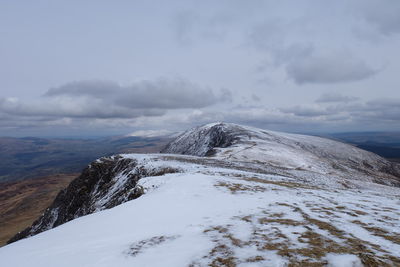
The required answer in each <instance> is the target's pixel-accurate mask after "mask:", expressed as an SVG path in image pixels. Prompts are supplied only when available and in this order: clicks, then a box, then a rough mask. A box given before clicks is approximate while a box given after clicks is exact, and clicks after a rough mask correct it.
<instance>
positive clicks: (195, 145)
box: [161, 123, 246, 157]
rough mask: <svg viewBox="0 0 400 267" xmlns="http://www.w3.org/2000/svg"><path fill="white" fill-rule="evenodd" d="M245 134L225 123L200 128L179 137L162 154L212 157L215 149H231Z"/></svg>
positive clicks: (241, 130)
mask: <svg viewBox="0 0 400 267" xmlns="http://www.w3.org/2000/svg"><path fill="white" fill-rule="evenodd" d="M232 128H234V129H232ZM245 133H246V131H244V130H243V129H242V128H241V127H235V126H233V125H228V124H225V123H216V124H210V125H206V126H199V127H196V128H194V129H192V130H189V131H187V132H185V133H183V134H182V135H180V136H178V137H177V138H176V139H175V140H173V141H172V142H170V143H169V144H167V146H166V147H165V148H164V149H163V150H161V153H169V154H181V155H192V156H199V157H204V156H212V155H213V154H215V153H216V150H215V148H224V147H229V146H231V145H233V144H234V143H235V142H236V141H238V140H239V135H241V134H245Z"/></svg>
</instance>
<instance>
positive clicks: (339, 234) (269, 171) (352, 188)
mask: <svg viewBox="0 0 400 267" xmlns="http://www.w3.org/2000/svg"><path fill="white" fill-rule="evenodd" d="M163 153H165V154H149V155H135V154H125V155H118V156H113V157H109V158H102V159H99V160H97V161H95V162H93V163H91V164H90V165H89V166H88V167H87V168H86V169H85V170H84V171H83V173H82V174H81V176H80V177H79V178H77V179H76V180H75V181H73V182H72V183H71V184H70V186H69V187H68V188H67V189H65V190H63V191H62V192H60V194H59V195H58V196H57V198H56V199H55V201H54V203H53V204H52V205H51V206H50V207H49V208H48V209H47V210H46V212H45V213H44V214H43V216H42V217H41V218H39V219H38V220H37V221H36V222H35V223H34V224H33V225H32V226H31V227H29V228H28V229H26V230H25V231H23V232H21V233H19V234H18V235H16V236H15V237H14V238H13V239H12V240H11V242H14V241H17V240H19V241H18V242H14V243H11V244H9V245H8V246H6V247H3V248H1V249H0V260H1V262H2V263H4V264H5V265H6V266H111V265H112V266H289V265H291V266H310V265H312V266H325V265H330V266H363V265H365V266H396V265H400V230H399V229H400V221H399V220H398V218H399V216H400V201H399V196H400V189H399V187H398V186H399V184H400V183H399V180H400V178H399V177H400V171H399V167H398V165H396V164H394V163H390V162H388V161H387V160H385V159H383V158H381V157H379V156H377V155H375V154H373V153H370V152H366V151H363V150H360V149H358V148H356V147H353V146H351V145H347V144H343V143H340V142H336V141H332V140H328V139H323V138H319V137H312V136H304V135H295V134H286V133H278V132H272V131H265V130H261V129H255V128H250V127H245V126H240V125H235V124H226V123H214V124H209V125H205V126H201V127H197V128H194V129H191V130H189V131H187V132H185V133H183V134H181V135H180V136H178V137H177V138H176V139H175V140H174V141H172V142H171V143H170V144H168V145H167V147H166V148H165V149H164V150H163ZM56 226H57V227H56ZM29 236H30V237H29ZM25 237H29V238H25ZM24 238H25V239H24ZM20 239H22V240H20Z"/></svg>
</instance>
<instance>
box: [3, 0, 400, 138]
mask: <svg viewBox="0 0 400 267" xmlns="http://www.w3.org/2000/svg"><path fill="white" fill-rule="evenodd" d="M399 14H400V1H398V0H351V1H349V0H337V1H322V0H318V1H317V0H303V1H297V0H280V1H272V0H229V1H228V0H202V1H193V0H170V1H155V0H154V1H153V0H147V1H135V0H131V1H127V0H126V1H124V0H117V1H111V0H96V1H94V0H86V1H77V0H68V1H60V0H47V1H45V0H37V1H28V0H26V1H23V0H14V1H1V2H0V136H94V135H95V136H102V135H119V134H127V133H130V132H146V131H150V132H151V133H153V134H154V133H157V131H160V132H163V133H165V132H168V131H171V132H173V131H180V130H184V129H187V128H190V127H193V126H196V125H201V124H205V123H209V122H215V121H224V122H233V123H239V124H245V125H251V126H255V127H260V128H264V129H270V130H278V131H288V132H307V133H312V132H315V133H317V132H351V131H357V132H359V131H400V88H399V85H400V77H399V74H400V72H399V70H400V53H399V47H400V16H399Z"/></svg>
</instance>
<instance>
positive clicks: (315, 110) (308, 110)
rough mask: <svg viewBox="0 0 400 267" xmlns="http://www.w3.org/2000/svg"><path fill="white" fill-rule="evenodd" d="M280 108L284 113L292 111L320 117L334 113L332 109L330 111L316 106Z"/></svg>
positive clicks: (304, 115)
mask: <svg viewBox="0 0 400 267" xmlns="http://www.w3.org/2000/svg"><path fill="white" fill-rule="evenodd" d="M280 110H281V111H282V112H284V113H290V114H293V115H296V116H301V117H318V116H324V115H330V114H332V113H333V112H332V111H329V110H327V109H325V108H323V107H315V106H294V107H289V108H281V109H280Z"/></svg>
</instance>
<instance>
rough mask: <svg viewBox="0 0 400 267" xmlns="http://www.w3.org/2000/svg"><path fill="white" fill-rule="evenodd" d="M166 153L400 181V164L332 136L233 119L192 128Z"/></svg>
mask: <svg viewBox="0 0 400 267" xmlns="http://www.w3.org/2000/svg"><path fill="white" fill-rule="evenodd" d="M162 152H163V153H176V154H184V155H194V156H211V157H212V158H216V159H225V160H230V161H234V162H246V163H258V164H261V165H268V166H272V167H276V168H282V169H289V170H304V171H310V172H313V173H318V174H323V175H328V176H332V177H337V178H339V177H340V178H342V179H349V180H353V179H359V180H363V181H373V182H377V183H383V184H388V185H397V186H400V168H399V165H398V164H395V163H392V162H389V161H388V160H386V159H384V158H382V157H380V156H378V155H376V154H374V153H371V152H368V151H365V150H362V149H359V148H356V147H354V146H352V145H348V144H344V143H341V142H337V141H333V140H330V139H325V138H320V137H315V136H307V135H299V134H288V133H280V132H274V131H266V130H261V129H257V128H252V127H247V126H241V125H236V124H231V123H213V124H207V125H205V126H200V127H196V128H193V129H191V130H188V131H186V132H185V133H183V134H182V135H180V136H179V137H177V138H176V139H175V140H174V141H172V142H171V143H169V144H168V145H167V147H166V148H165V149H164V150H163V151H162Z"/></svg>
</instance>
